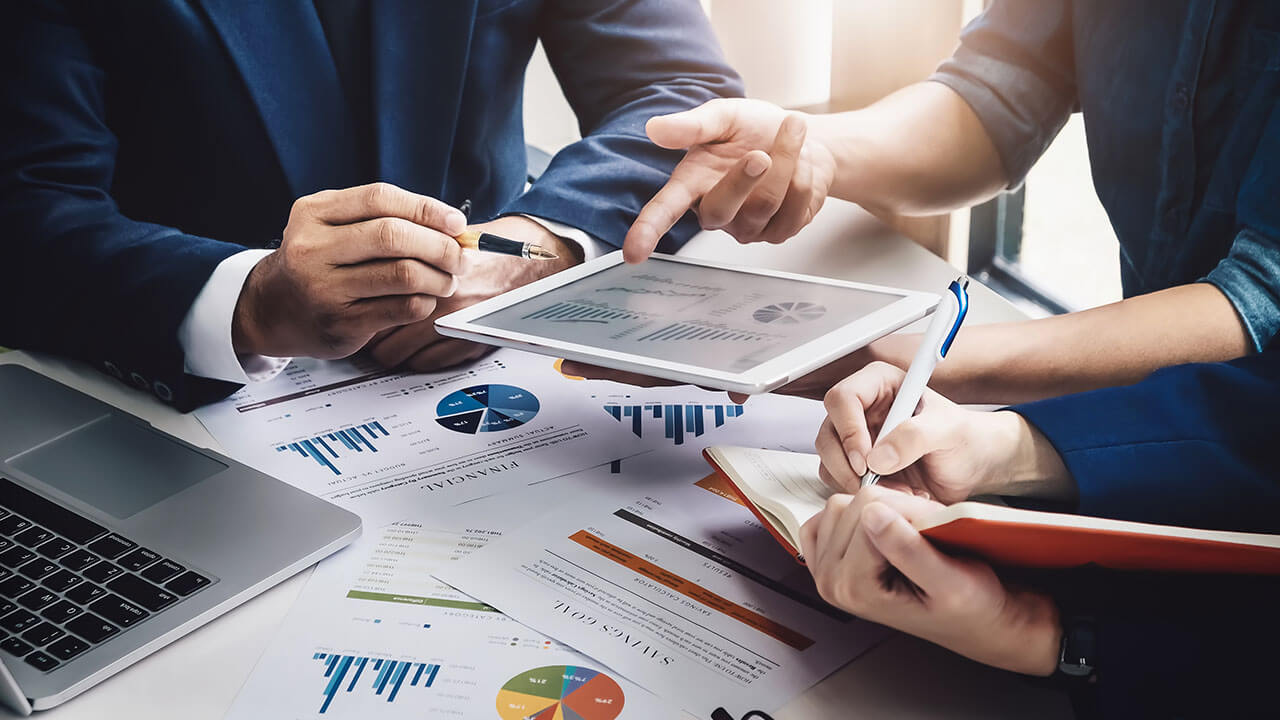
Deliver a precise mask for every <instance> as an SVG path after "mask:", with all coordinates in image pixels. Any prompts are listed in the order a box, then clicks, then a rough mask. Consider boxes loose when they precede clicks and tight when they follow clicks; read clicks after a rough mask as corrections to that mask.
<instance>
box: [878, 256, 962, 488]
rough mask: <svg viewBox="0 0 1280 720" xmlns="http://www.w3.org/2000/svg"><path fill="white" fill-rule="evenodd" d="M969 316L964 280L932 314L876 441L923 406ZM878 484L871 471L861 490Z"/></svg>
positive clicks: (954, 285)
mask: <svg viewBox="0 0 1280 720" xmlns="http://www.w3.org/2000/svg"><path fill="white" fill-rule="evenodd" d="M968 312H969V279H968V278H966V277H963V276H961V277H960V278H958V279H956V280H953V281H952V282H951V285H950V286H949V287H947V292H946V293H943V296H942V300H941V301H940V302H939V303H938V308H937V309H936V310H934V311H933V320H932V322H930V323H929V329H928V330H926V331H925V333H924V337H923V338H922V339H921V340H920V348H919V349H918V350H916V355H915V357H914V358H912V360H911V368H910V369H908V370H907V376H906V377H905V378H903V380H902V386H901V387H900V388H898V395H897V397H895V398H894V400H893V405H892V406H891V407H890V408H889V414H888V415H887V416H886V417H885V419H884V424H883V425H881V426H880V432H879V433H878V434H877V435H876V439H877V440H878V439H880V438H881V437H884V436H885V435H888V434H889V433H891V432H893V429H894V428H896V427H898V426H899V425H901V424H902V421H903V420H906V419H907V418H909V417H911V416H912V415H914V414H915V412H916V407H917V406H919V405H920V398H921V397H923V396H924V391H925V389H926V388H927V387H928V385H929V378H931V377H933V371H934V368H936V367H938V363H940V362H942V360H943V358H945V357H946V356H947V351H948V350H950V349H951V343H952V341H953V340H955V338H956V333H958V332H960V325H961V324H963V323H964V316H965V315H966V314H968ZM879 481H880V476H879V475H878V474H876V473H875V472H873V471H872V470H871V469H870V468H867V471H866V472H865V473H863V475H862V487H867V486H868V485H875V484H876V483H877V482H879Z"/></svg>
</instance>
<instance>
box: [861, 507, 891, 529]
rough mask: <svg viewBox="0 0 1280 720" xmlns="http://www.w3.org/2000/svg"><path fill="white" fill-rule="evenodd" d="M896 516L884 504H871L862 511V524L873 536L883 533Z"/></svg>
mask: <svg viewBox="0 0 1280 720" xmlns="http://www.w3.org/2000/svg"><path fill="white" fill-rule="evenodd" d="M896 517H897V515H896V514H895V513H894V512H893V511H892V510H890V509H889V507H888V506H886V505H885V504H884V503H878V502H873V503H871V504H870V505H868V506H866V507H865V508H863V509H862V524H863V525H865V526H866V527H867V530H868V531H870V532H871V533H873V534H875V535H879V534H880V533H882V532H884V529H885V528H887V527H889V525H890V523H892V522H893V521H894V519H895V518H896Z"/></svg>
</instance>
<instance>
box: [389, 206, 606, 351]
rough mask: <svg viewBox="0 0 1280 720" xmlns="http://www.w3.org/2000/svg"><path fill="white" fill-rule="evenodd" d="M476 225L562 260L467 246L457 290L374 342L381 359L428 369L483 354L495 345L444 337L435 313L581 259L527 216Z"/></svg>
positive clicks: (446, 311)
mask: <svg viewBox="0 0 1280 720" xmlns="http://www.w3.org/2000/svg"><path fill="white" fill-rule="evenodd" d="M471 229H475V230H481V231H483V232H488V233H493V234H495V235H501V236H502V237H506V238H511V239H512V240H519V241H521V242H532V243H537V244H538V245H541V246H542V247H544V248H546V249H548V250H551V251H552V252H554V253H555V254H557V255H559V256H560V257H559V259H557V260H526V259H524V258H517V257H509V256H506V255H497V254H494V253H482V252H476V251H472V250H468V251H466V252H465V253H463V260H462V264H461V268H460V270H459V271H458V272H457V274H456V275H457V279H458V286H457V290H456V291H455V292H454V293H453V294H452V295H451V296H449V297H445V298H441V299H440V300H439V302H438V303H437V304H436V307H435V310H434V311H433V312H432V313H431V314H430V315H429V316H428V317H426V318H425V319H422V320H419V321H417V322H413V323H408V324H405V325H402V326H399V327H393V328H388V329H386V330H383V331H381V332H379V333H378V334H377V335H376V336H374V337H373V339H372V340H370V341H369V343H368V345H367V347H368V350H369V352H370V354H371V355H372V356H373V358H374V359H375V360H377V361H378V362H379V363H380V364H382V365H384V366H386V367H398V366H401V365H404V366H405V367H408V368H410V369H412V370H418V371H426V370H434V369H437V368H442V367H448V366H451V365H457V364H459V363H463V362H467V361H470V360H474V359H476V358H479V357H481V356H482V355H484V354H485V353H488V352H490V351H492V350H493V348H492V347H490V346H487V345H480V344H477V343H472V342H468V341H466V340H458V339H456V338H446V337H442V336H441V335H440V334H439V333H437V332H436V329H435V320H436V318H438V317H442V316H444V315H448V314H449V313H451V312H453V311H455V310H459V309H461V308H464V307H467V306H468V305H473V304H475V303H478V302H480V301H481V300H488V299H489V298H491V297H493V296H495V295H499V294H501V293H504V292H506V291H508V290H511V289H513V288H517V287H520V286H522V285H526V284H528V283H531V282H533V281H534V280H538V279H540V278H543V277H546V276H547V275H550V274H552V273H554V272H559V271H560V270H564V269H565V268H568V267H571V266H573V265H576V264H578V263H580V262H582V257H581V250H580V249H579V248H578V247H577V246H576V245H574V244H573V243H572V242H568V241H565V240H563V239H561V238H559V237H557V236H556V235H554V234H552V233H551V232H550V231H549V230H547V229H546V228H544V227H543V226H542V225H540V224H538V223H537V222H535V221H533V220H530V219H529V218H526V217H519V216H508V217H502V218H498V219H497V220H494V221H492V222H487V223H484V224H481V225H475V226H473V227H472V228H471Z"/></svg>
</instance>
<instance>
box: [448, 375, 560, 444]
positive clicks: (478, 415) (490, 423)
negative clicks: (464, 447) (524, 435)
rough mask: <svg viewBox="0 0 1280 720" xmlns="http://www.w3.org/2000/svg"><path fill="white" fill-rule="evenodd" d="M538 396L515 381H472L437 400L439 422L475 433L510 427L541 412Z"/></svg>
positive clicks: (499, 430)
mask: <svg viewBox="0 0 1280 720" xmlns="http://www.w3.org/2000/svg"><path fill="white" fill-rule="evenodd" d="M539 407H541V405H539V404H538V398H537V397H535V396H534V394H533V393H531V392H529V391H528V390H525V389H523V388H518V387H516V386H514V385H472V386H471V387H468V388H463V389H461V390H456V391H454V392H451V393H449V394H448V395H445V396H444V397H443V398H441V400H440V402H439V403H437V404H436V422H438V423H440V426H441V427H443V428H445V429H448V430H452V431H454V432H458V433H467V434H468V435H474V434H476V433H485V432H501V431H503V430H511V429H512V428H518V427H520V426H521V425H523V424H525V423H527V422H529V421H530V420H532V419H533V418H534V416H535V415H537V414H538V408H539Z"/></svg>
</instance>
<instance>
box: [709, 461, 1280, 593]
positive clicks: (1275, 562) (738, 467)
mask: <svg viewBox="0 0 1280 720" xmlns="http://www.w3.org/2000/svg"><path fill="white" fill-rule="evenodd" d="M703 455H704V456H705V457H706V459H707V461H708V462H710V463H711V465H712V467H714V468H715V469H716V472H717V473H719V474H720V475H721V476H723V478H724V479H725V480H728V484H729V485H730V486H731V487H732V488H733V490H734V491H735V492H736V493H737V494H738V495H739V496H740V497H741V499H742V501H743V503H744V504H745V505H746V506H747V507H748V508H749V509H751V511H752V512H754V513H755V514H756V516H757V517H758V518H760V521H761V522H762V523H764V526H765V528H766V529H768V530H769V532H770V533H772V534H773V536H774V538H776V539H777V540H778V542H779V543H781V544H782V546H783V547H785V548H786V549H787V550H788V551H789V552H790V553H791V554H792V555H794V556H795V558H796V560H798V561H800V562H802V563H803V562H804V558H803V557H802V556H801V554H800V550H799V546H800V539H799V538H800V527H801V526H802V525H803V524H804V523H805V521H806V520H808V519H809V518H811V517H813V516H814V515H815V514H817V513H818V512H819V511H820V510H822V508H823V507H825V506H826V502H827V498H828V497H830V496H831V494H832V492H833V491H832V490H830V489H829V488H827V486H826V484H825V483H823V482H822V480H820V479H819V478H818V456H817V455H807V454H803V453H789V452H780V451H777V450H754V449H751V448H741V447H728V446H720V447H711V448H707V449H706V450H704V451H703ZM913 524H914V525H915V526H916V528H917V529H918V530H919V531H920V534H922V535H924V536H925V537H927V538H929V539H930V540H932V541H934V542H936V543H938V544H939V545H941V546H944V547H947V548H949V549H952V550H956V551H962V552H968V553H973V554H976V555H980V556H982V557H984V558H986V559H987V560H990V561H991V562H992V563H995V564H997V565H1011V566H1018V567H1034V568H1066V567H1078V566H1081V565H1087V564H1095V565H1100V566H1102V567H1108V568H1115V569H1118V570H1161V571H1181V572H1201V573H1244V574H1266V575H1273V574H1280V535H1265V534H1260V533H1238V532H1222V531H1217V530H1196V529H1193V528H1184V527H1174V526H1171V525H1153V524H1150V523H1138V522H1126V521H1123V520H1106V519H1101V518H1092V517H1085V516H1081V515H1068V514H1064V513H1049V512H1037V511H1034V510H1019V509H1016V508H1010V507H1005V506H1002V505H992V504H988V503H980V502H961V503H956V504H955V505H951V506H949V507H946V508H943V509H940V510H939V511H938V512H937V513H936V514H935V515H931V516H929V517H928V518H924V519H922V520H918V521H916V522H915V523H913Z"/></svg>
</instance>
